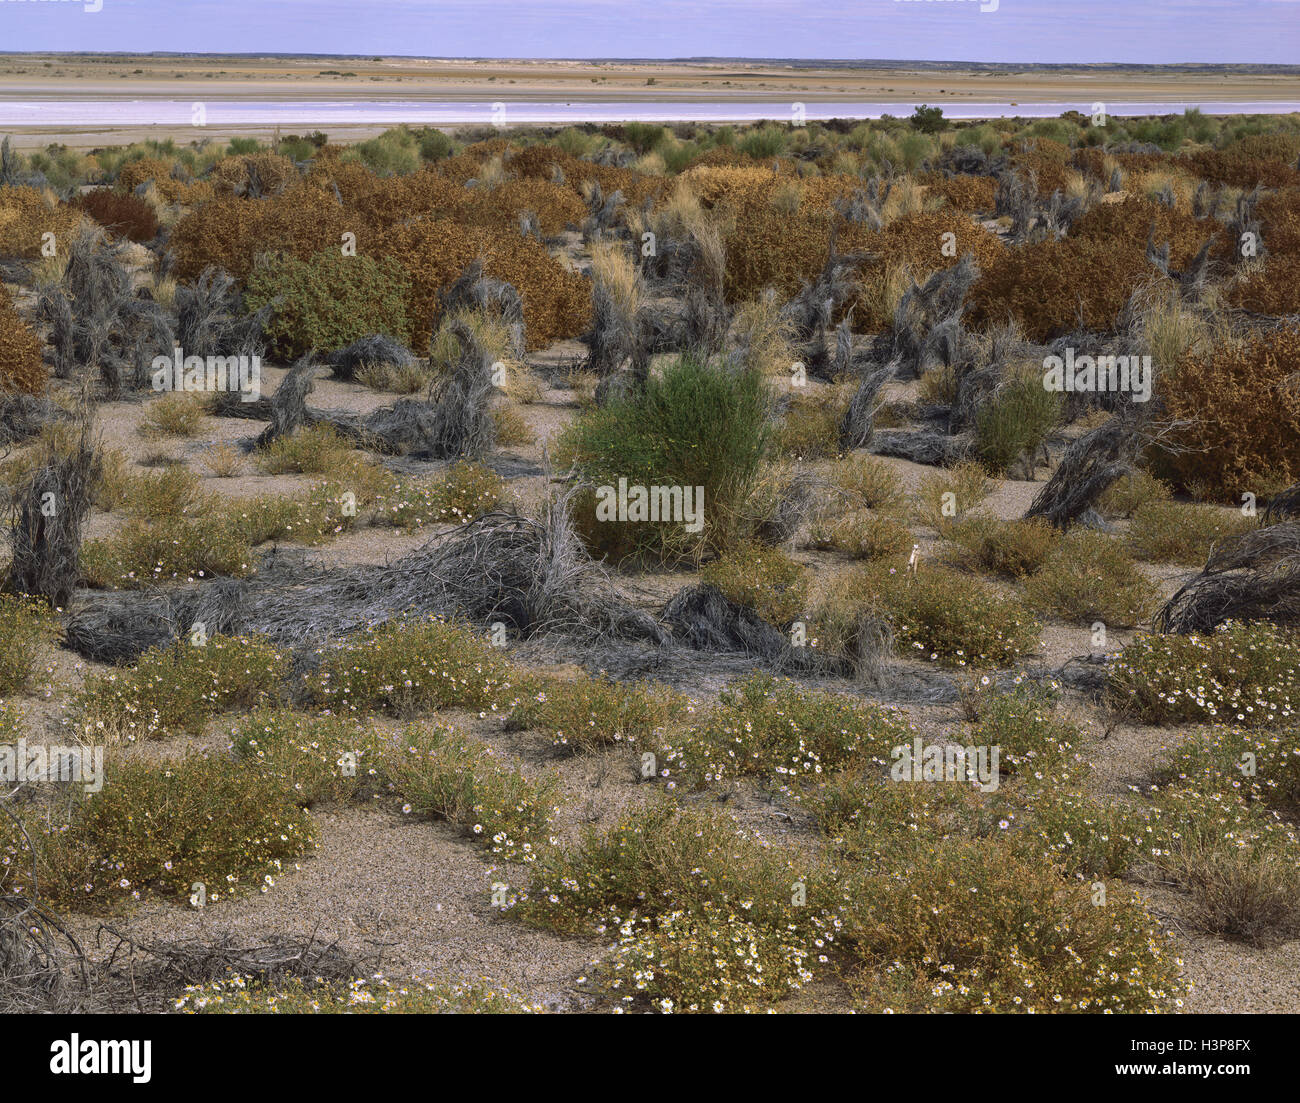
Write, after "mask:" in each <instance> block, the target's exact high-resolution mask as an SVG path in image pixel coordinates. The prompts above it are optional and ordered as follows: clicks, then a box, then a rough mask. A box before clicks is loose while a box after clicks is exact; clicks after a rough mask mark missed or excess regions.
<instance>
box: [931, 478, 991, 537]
mask: <svg viewBox="0 0 1300 1103" xmlns="http://www.w3.org/2000/svg"><path fill="white" fill-rule="evenodd" d="M992 490H993V484H992V483H991V482H990V481H989V477H988V472H987V471H985V470H984V468H983V467H982V466H981V465H980V464H978V463H974V462H971V461H967V462H964V463H959V464H956V465H954V466H953V467H950V468H947V469H946V470H945V469H940V470H937V471H931V472H928V473H927V474H925V475H924V476H923V477H922V479H921V484H920V486H919V487H917V491H916V495H915V505H916V512H917V516H918V517H919V518H920V520H921V521H923V522H924V523H925V524H927V525H931V526H932V527H934V528H936V529H939V530H940V531H941V532H942V531H945V526H947V525H948V524H949V522H950V521H952V520H955V519H956V518H959V517H962V516H964V515H965V514H966V513H968V512H969V511H970V510H972V509H974V508H975V507H976V506H977V505H979V504H980V502H982V501H983V500H984V499H985V498H987V497H988V496H989V494H990V493H991V492H992Z"/></svg>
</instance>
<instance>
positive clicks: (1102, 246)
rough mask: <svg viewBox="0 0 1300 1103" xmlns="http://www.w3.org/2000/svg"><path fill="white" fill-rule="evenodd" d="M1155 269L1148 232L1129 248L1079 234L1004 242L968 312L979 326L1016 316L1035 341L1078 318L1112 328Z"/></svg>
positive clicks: (1071, 327) (972, 296) (1095, 326)
mask: <svg viewBox="0 0 1300 1103" xmlns="http://www.w3.org/2000/svg"><path fill="white" fill-rule="evenodd" d="M1099 272H1104V273H1105V274H1106V275H1105V278H1104V279H1103V278H1099V277H1098V275H1097V273H1099ZM1156 275H1157V270H1156V269H1155V267H1154V266H1152V265H1151V264H1149V263H1148V262H1147V260H1146V255H1145V238H1143V240H1142V241H1139V242H1131V243H1130V244H1129V247H1128V248H1120V247H1118V246H1117V244H1116V243H1115V242H1113V241H1097V240H1086V239H1076V238H1065V239H1063V240H1061V241H1042V242H1036V243H1034V244H1032V245H1025V246H1022V247H1020V248H1017V249H1006V250H1004V251H1003V252H1002V253H1001V254H999V255H998V256H997V257H996V258H995V259H993V260H991V261H990V262H989V264H988V265H987V266H986V267H985V268H983V269H982V274H981V276H980V278H979V280H978V281H976V283H975V286H974V287H973V288H972V289H971V294H970V304H971V310H970V317H971V320H972V322H973V323H975V324H977V325H980V326H996V325H1001V324H1003V323H1004V322H1006V321H1008V320H1014V321H1016V322H1019V323H1020V326H1021V328H1022V329H1023V331H1024V333H1025V335H1026V336H1027V337H1030V338H1031V339H1033V340H1035V341H1048V340H1051V339H1053V338H1055V337H1059V336H1062V335H1064V334H1066V333H1070V332H1072V331H1074V330H1076V329H1078V328H1079V327H1080V326H1081V325H1082V326H1083V327H1086V328H1087V329H1093V330H1103V331H1105V330H1110V329H1111V328H1113V326H1114V324H1115V321H1116V319H1117V318H1118V317H1119V314H1120V311H1122V310H1123V309H1124V306H1125V304H1127V302H1128V300H1129V297H1130V296H1131V295H1132V294H1133V292H1134V291H1135V290H1136V289H1137V288H1138V286H1139V285H1141V284H1143V283H1145V282H1147V281H1148V280H1151V279H1152V278H1154V277H1155V276H1156Z"/></svg>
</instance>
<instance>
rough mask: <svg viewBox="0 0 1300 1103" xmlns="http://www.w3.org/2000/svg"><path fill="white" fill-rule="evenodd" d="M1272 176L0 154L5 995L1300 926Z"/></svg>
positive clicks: (1065, 993)
mask: <svg viewBox="0 0 1300 1103" xmlns="http://www.w3.org/2000/svg"><path fill="white" fill-rule="evenodd" d="M1298 158H1300V123H1298V122H1297V120H1296V118H1295V117H1294V116H1277V117H1245V116H1242V117H1224V118H1210V117H1207V116H1204V115H1201V114H1200V113H1199V112H1188V113H1186V114H1185V115H1177V116H1167V117H1163V118H1150V119H1120V118H1116V117H1111V118H1109V120H1107V121H1104V122H1092V121H1090V120H1089V119H1088V118H1087V117H1085V116H1082V115H1077V114H1074V113H1070V114H1067V115H1065V116H1063V117H1061V118H1059V119H1044V120H1039V121H1037V122H1033V123H1028V122H1026V121H1024V120H1014V119H1003V120H994V121H988V122H980V123H975V122H971V123H967V122H950V121H947V120H945V119H944V118H943V115H942V112H940V111H938V110H937V109H929V108H927V109H925V110H923V111H920V112H918V113H917V115H916V116H915V117H914V118H911V119H907V118H889V117H886V118H884V119H881V120H878V121H871V122H856V123H846V122H842V121H831V122H826V123H807V124H806V125H805V124H803V123H802V121H800V122H799V123H797V124H790V125H787V124H783V123H766V124H763V125H759V126H751V127H732V126H725V127H712V126H704V125H694V124H674V125H671V126H665V125H660V124H649V123H630V124H624V125H617V126H615V125H611V126H595V125H582V126H573V127H569V128H567V129H563V130H552V129H547V128H529V129H520V130H511V129H507V128H505V127H494V128H491V129H475V128H466V129H462V130H456V131H454V132H451V131H448V132H444V131H442V130H438V129H433V128H410V127H399V128H395V129H392V130H389V131H387V132H385V133H383V134H381V135H378V136H376V137H374V138H370V139H367V140H365V141H362V142H359V143H356V144H354V145H351V146H347V145H343V144H340V143H336V142H331V141H329V139H328V137H327V136H326V135H324V134H310V135H287V136H279V135H277V136H276V139H275V140H274V141H272V142H269V143H268V142H258V141H255V140H252V139H238V140H236V141H235V142H230V143H224V142H219V141H216V140H212V139H208V140H204V141H198V142H193V143H181V142H178V141H174V140H173V141H150V142H145V143H141V144H138V145H134V146H130V147H123V148H116V149H103V150H98V151H95V152H93V153H89V154H74V153H70V152H69V151H67V150H60V149H55V148H53V147H51V149H50V150H48V151H46V152H43V153H35V154H29V155H26V156H24V155H19V154H17V153H15V152H14V151H13V150H12V149H10V148H8V147H6V148H5V150H4V154H3V157H2V158H0V275H3V278H4V282H5V286H4V288H3V289H2V290H0V499H2V504H3V505H4V506H5V507H6V516H7V522H6V535H7V538H6V540H5V541H4V542H3V548H0V802H3V807H2V808H0V811H2V812H3V813H4V814H3V815H0V894H2V896H3V899H4V900H5V901H11V902H17V903H19V904H21V907H18V908H14V909H9V910H0V1010H8V1009H24V1010H47V1011H49V1010H53V1011H59V1010H68V1009H75V1008H83V1009H94V1010H101V1009H114V1008H116V1009H134V1008H137V1007H138V1006H140V1001H142V1000H147V1001H148V1002H149V1006H150V1008H151V1009H155V1010H174V1011H179V1012H184V1013H205V1014H210V1013H281V1014H283V1013H298V1012H302V1013H314V1014H332V1013H349V1012H358V1011H361V1012H376V1013H385V1012H406V1013H429V1012H463V1013H533V1012H538V1011H542V1010H544V1009H547V1010H561V1011H583V1010H598V1011H624V1012H702V1013H712V1012H733V1011H773V1010H775V1011H784V1010H789V1011H807V1010H835V1011H849V1010H858V1011H865V1012H873V1013H874V1012H884V1011H906V1012H963V1013H965V1012H970V1013H976V1012H986V1011H994V1012H1023V1013H1030V1012H1032V1013H1070V1012H1098V1013H1107V1012H1111V1013H1115V1012H1120V1013H1134V1012H1177V1011H1180V1010H1203V1009H1205V1007H1206V1006H1207V1004H1206V1003H1203V1002H1198V1001H1199V1000H1201V999H1202V997H1201V996H1200V995H1199V993H1198V988H1197V986H1196V984H1195V983H1194V982H1195V980H1196V978H1197V977H1204V976H1205V975H1206V973H1207V970H1218V973H1216V978H1217V982H1221V983H1223V984H1229V983H1232V977H1233V975H1234V974H1235V970H1236V968H1237V965H1238V964H1239V963H1241V962H1243V961H1248V960H1249V962H1250V964H1251V967H1252V968H1259V967H1260V966H1259V962H1260V961H1261V960H1265V959H1264V958H1253V957H1250V956H1249V955H1251V954H1255V953H1256V952H1257V951H1259V949H1260V948H1261V947H1263V948H1268V947H1271V946H1274V945H1276V944H1278V943H1279V942H1282V941H1284V940H1288V939H1293V938H1294V937H1295V936H1296V935H1297V934H1300V910H1298V909H1297V900H1300V881H1298V879H1297V878H1298V876H1300V875H1298V874H1297V870H1300V838H1298V837H1297V830H1298V829H1300V711H1298V710H1300V673H1298V672H1300V384H1298V382H1297V380H1298V377H1297V376H1296V371H1297V347H1298V346H1297V341H1300V330H1297V328H1296V324H1295V322H1296V317H1297V316H1298V315H1300V301H1298V300H1297V299H1296V294H1297V288H1300V279H1297V278H1296V276H1297V274H1300V272H1298V270H1297V266H1300V232H1297V226H1298V225H1300V221H1298V220H1300V167H1297V164H1298V162H1297V159H1298ZM51 240H52V241H53V242H55V244H56V248H55V249H54V251H53V252H50V251H49V249H43V248H42V246H43V243H46V242H48V241H51ZM159 358H161V360H162V362H163V364H164V365H165V370H160V369H159V368H158V366H157V365H156V363H155V361H156V360H158V359H159ZM176 364H179V365H180V369H179V371H176V370H174V366H175V365H176ZM1067 365H1068V371H1067V370H1066V368H1067ZM1147 365H1149V366H1150V374H1149V375H1147V374H1146V372H1147ZM1054 372H1055V373H1056V374H1053V373H1054ZM1067 378H1068V380H1069V382H1068V385H1067V384H1066V383H1065V382H1064V381H1065V380H1066V379H1067ZM1057 380H1059V381H1061V383H1062V385H1061V386H1060V387H1059V388H1058V387H1057V386H1056V385H1055V381H1057ZM1148 384H1149V390H1148ZM34 748H39V752H40V753H39V754H36V755H33V754H32V753H31V752H32V750H33V749H34ZM97 762H102V765H103V769H102V773H96V774H95V775H94V776H93V777H92V776H91V772H92V770H93V769H94V766H95V763H97ZM33 763H37V764H38V765H39V768H36V767H34V766H33ZM336 886H342V888H336ZM342 891H346V892H348V893H350V894H352V895H351V896H350V897H349V899H348V901H347V902H348V905H349V909H348V910H349V914H355V916H356V917H357V918H356V919H355V924H354V925H353V926H348V925H346V924H344V925H342V926H340V927H339V930H338V931H337V932H334V931H333V930H331V936H330V939H328V940H325V939H324V936H321V937H318V936H317V930H316V926H317V924H318V923H319V921H320V916H321V914H322V913H327V912H331V911H332V910H337V902H338V897H339V893H340V892H342ZM443 901H446V902H447V904H448V906H447V912H446V916H447V918H439V916H440V915H442V910H441V909H442V907H443ZM162 902H165V903H167V905H168V907H169V910H168V912H167V913H166V914H167V916H168V917H169V919H168V923H167V924H161V923H160V922H159V921H158V919H157V915H156V913H155V911H154V908H155V906H156V905H157V904H159V903H162ZM16 915H21V916H22V917H23V918H22V919H21V922H19V921H18V920H16V919H13V918H12V917H13V916H16ZM453 916H454V919H453V918H451V917H453ZM332 918H336V917H332ZM105 919H107V920H108V921H109V922H111V923H112V924H114V925H116V926H115V929H116V927H120V928H121V929H126V928H127V927H130V926H131V925H132V924H140V931H139V934H140V937H139V938H137V939H136V940H135V941H134V942H133V943H132V946H133V947H134V949H133V950H132V953H143V954H145V956H146V957H147V956H148V955H149V954H150V953H153V954H155V956H156V955H158V954H163V953H164V951H165V953H166V954H170V955H171V956H170V957H168V958H167V960H168V961H171V962H173V963H174V962H177V961H183V962H185V963H187V970H188V971H184V975H185V978H186V979H185V980H184V981H183V982H181V981H179V980H178V976H179V975H180V973H178V971H177V970H176V969H173V970H172V971H171V972H167V971H166V970H162V971H157V970H155V971H152V972H150V971H147V970H146V971H145V972H142V973H141V974H140V976H139V977H137V976H136V974H135V973H129V974H128V973H125V972H122V968H123V967H120V966H119V965H118V964H116V963H106V962H100V963H99V964H101V965H102V966H103V968H102V970H98V971H96V970H92V971H90V972H83V971H82V969H81V965H82V962H81V961H79V960H78V957H79V954H87V953H89V954H93V951H91V950H88V949H86V947H87V946H88V945H89V942H88V940H84V939H83V940H81V941H79V942H74V943H72V944H71V945H72V947H73V948H63V943H62V942H58V940H57V939H55V938H54V937H53V936H52V932H59V931H64V930H66V931H83V930H86V929H92V930H93V929H94V926H93V925H94V924H97V923H98V922H100V921H101V920H105ZM349 922H352V921H351V920H349ZM452 922H454V923H456V924H460V925H461V926H460V927H457V928H456V930H455V938H456V939H459V940H461V942H462V943H463V941H464V940H465V939H472V940H474V942H475V945H476V946H477V947H480V948H486V949H485V952H484V955H483V960H484V961H491V963H492V966H493V969H494V971H495V975H493V976H491V977H480V976H477V975H473V976H470V975H465V974H464V973H463V969H462V970H461V971H459V972H457V971H455V970H453V971H452V973H451V974H450V975H444V973H445V969H444V966H446V965H447V963H448V962H449V961H450V960H451V959H450V958H448V957H446V956H440V954H441V949H440V947H441V942H440V941H439V940H440V938H441V937H442V936H443V935H445V934H446V933H447V932H448V931H450V930H451V929H452V928H451V927H450V925H449V924H451V923H452ZM217 923H220V924H221V925H222V927H223V928H229V929H234V928H236V927H237V928H238V929H239V930H240V931H241V932H242V933H241V937H240V938H239V939H235V940H232V939H230V938H227V939H226V940H225V941H223V942H220V943H217V942H214V941H212V939H211V937H210V931H211V929H213V927H214V926H215V924H217ZM443 924H448V925H443ZM87 925H90V927H89V928H88V927H87ZM368 925H372V926H368ZM430 925H432V926H430ZM181 929H184V930H185V931H186V932H187V937H185V938H180V937H177V935H176V932H177V931H178V930H181ZM361 931H365V932H366V937H367V938H369V937H370V936H371V935H373V936H374V940H375V944H378V943H379V942H383V943H384V944H385V945H389V944H391V945H394V946H395V947H396V948H397V953H396V956H397V958H398V960H399V961H400V962H401V963H402V964H401V966H400V967H399V968H391V969H390V968H389V967H388V966H387V965H386V964H384V963H379V962H376V961H375V960H373V958H372V957H371V956H370V954H369V951H368V949H367V948H366V947H367V945H369V943H368V942H367V941H366V939H363V938H361V937H359V935H358V932H361ZM160 932H161V933H160ZM431 932H438V933H431ZM155 934H157V936H158V937H155ZM335 934H337V938H335ZM244 935H246V938H245V937H244ZM190 936H192V937H190ZM448 937H450V936H448ZM205 939H206V940H207V941H206V942H205V941H204V940H205ZM56 943H57V945H58V947H59V948H58V949H57V950H54V949H52V948H51V947H53V946H54V945H55V944H56ZM144 947H151V948H152V949H148V950H146V949H142V948H144ZM1207 947H1208V949H1207ZM268 948H270V949H274V951H275V953H274V954H273V955H270V956H271V957H274V960H276V961H278V962H286V961H287V962H294V963H297V964H295V965H293V966H292V967H289V966H286V967H284V968H281V969H270V968H268V967H266V965H265V962H266V961H267V960H268V953H267V951H268ZM525 959H526V960H525ZM1267 960H1268V961H1270V962H1272V964H1269V965H1267V968H1276V969H1283V968H1284V967H1285V966H1284V965H1283V964H1279V963H1278V962H1277V961H1273V959H1271V958H1270V959H1267ZM195 962H198V963H199V964H195ZM408 964H411V965H412V966H413V967H414V965H416V964H418V965H420V966H421V969H420V975H419V979H412V977H413V976H414V969H413V971H412V974H411V975H410V976H408V975H407V973H406V972H405V967H406V965H408ZM200 965H201V966H202V967H200ZM92 974H93V976H94V977H95V978H96V979H95V981H94V982H93V983H89V984H85V983H82V982H81V981H79V980H78V979H77V978H79V977H81V976H90V975H92ZM1220 974H1222V975H1220ZM435 976H436V977H438V979H430V978H431V977H435ZM539 977H542V978H544V979H538V978H539ZM1292 979H1293V978H1292ZM137 982H139V983H137ZM1286 983H1288V979H1287V977H1286V976H1283V977H1281V978H1280V980H1279V982H1278V984H1277V985H1276V986H1274V987H1276V988H1279V989H1281V988H1284V987H1285V985H1286ZM1268 990H1269V986H1267V985H1262V986H1257V989H1252V990H1251V991H1249V992H1242V993H1239V998H1240V999H1241V1000H1244V1001H1250V1000H1256V1001H1259V1002H1260V1004H1261V1005H1263V1004H1264V1003H1265V1002H1266V1000H1267V999H1268V998H1269V997H1268V996H1267V991H1268ZM557 993H559V994H557Z"/></svg>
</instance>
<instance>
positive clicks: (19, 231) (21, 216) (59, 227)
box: [0, 187, 81, 260]
mask: <svg viewBox="0 0 1300 1103" xmlns="http://www.w3.org/2000/svg"><path fill="white" fill-rule="evenodd" d="M80 221H81V212H80V211H78V210H76V209H75V208H72V207H67V206H64V205H62V204H55V203H54V202H52V201H50V200H47V199H46V197H45V195H44V194H42V193H41V192H39V191H37V190H36V189H35V188H28V187H16V188H0V257H21V258H22V259H24V260H36V259H37V258H38V257H39V256H40V255H41V247H42V246H43V245H44V243H45V235H46V234H53V235H54V240H55V241H56V242H57V243H66V242H69V241H71V239H72V238H73V236H74V235H75V234H76V231H77V224H78V223H79V222H80ZM62 251H63V249H62V248H60V252H62Z"/></svg>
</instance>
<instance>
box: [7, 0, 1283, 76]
mask: <svg viewBox="0 0 1300 1103" xmlns="http://www.w3.org/2000/svg"><path fill="white" fill-rule="evenodd" d="M985 9H987V10H985ZM23 50H36V51H125V52H134V53H147V52H151V51H177V52H186V53H323V54H374V55H381V54H382V55H397V54H404V55H416V56H426V57H515V58H523V57H535V58H596V57H621V58H670V57H692V56H716V57H795V58H871V59H877V58H878V59H912V60H935V61H1010V62H1056V63H1061V62H1069V63H1094V62H1124V63H1160V62H1260V63H1267V62H1273V63H1288V64H1300V0H1091V2H1085V3H1068V2H1066V0H648V2H646V3H642V4H639V5H638V4H636V3H635V2H634V0H382V2H372V0H349V2H343V0H171V2H168V0H0V52H5V51H23Z"/></svg>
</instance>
